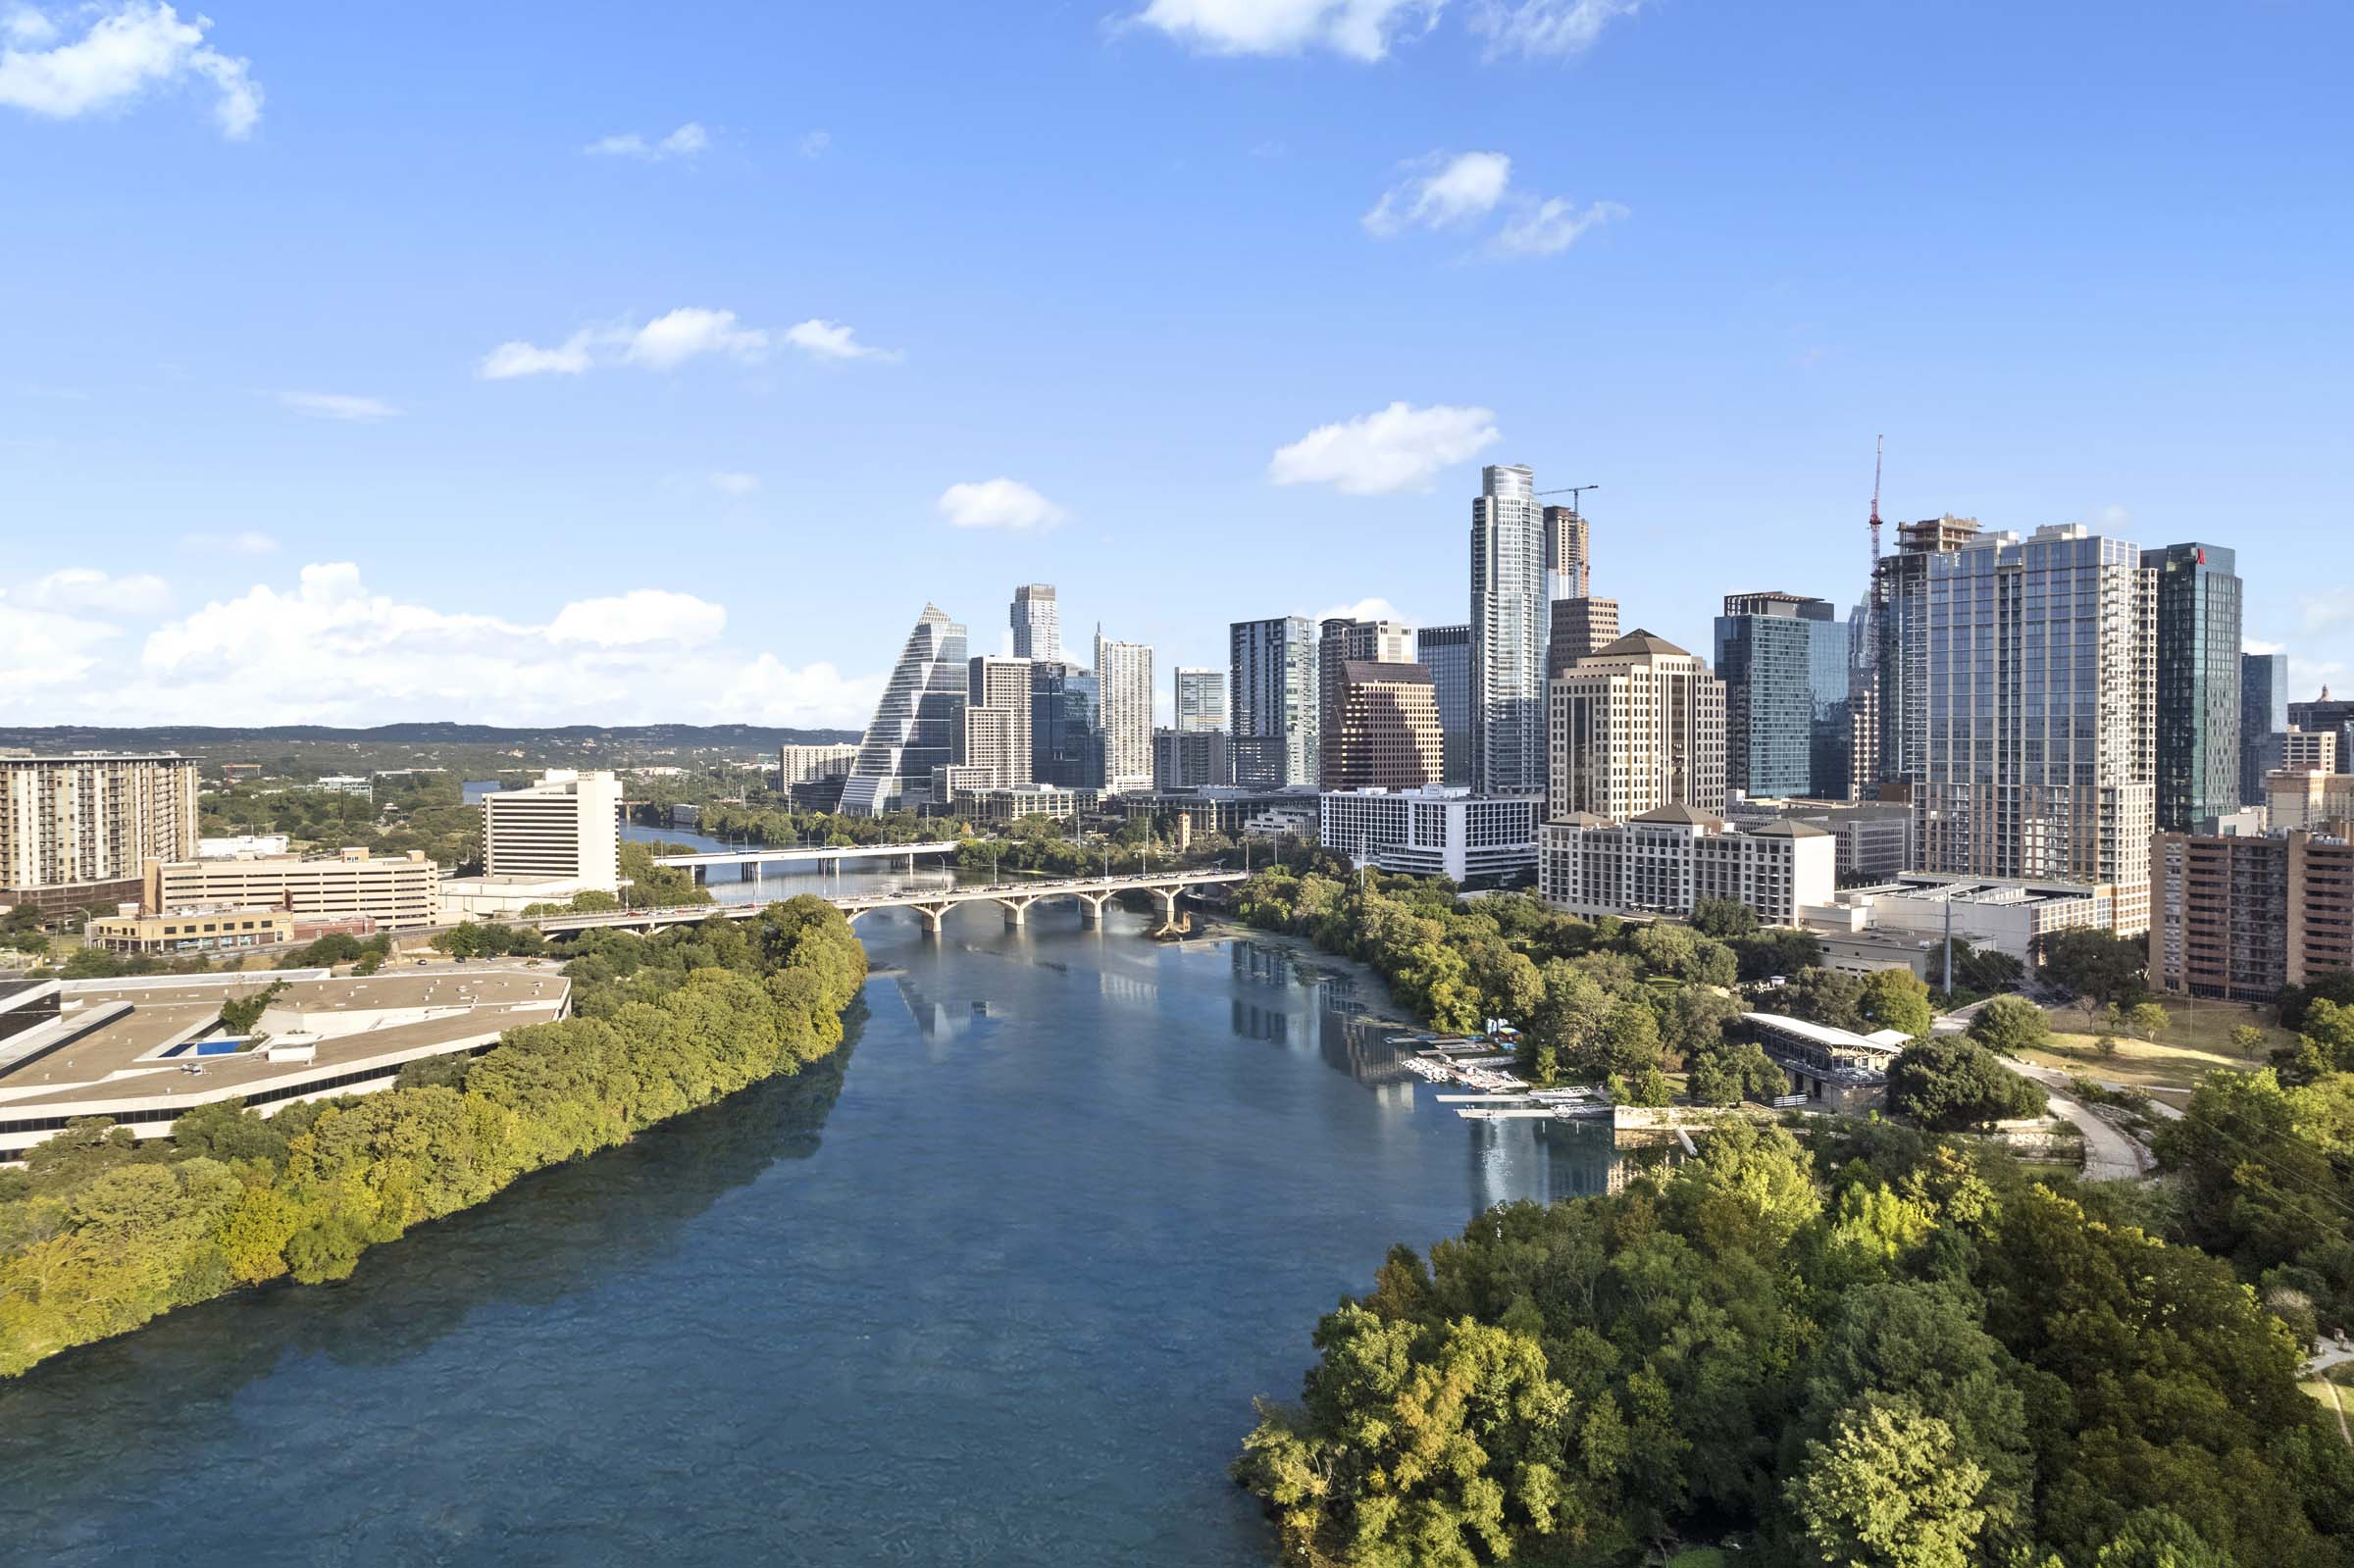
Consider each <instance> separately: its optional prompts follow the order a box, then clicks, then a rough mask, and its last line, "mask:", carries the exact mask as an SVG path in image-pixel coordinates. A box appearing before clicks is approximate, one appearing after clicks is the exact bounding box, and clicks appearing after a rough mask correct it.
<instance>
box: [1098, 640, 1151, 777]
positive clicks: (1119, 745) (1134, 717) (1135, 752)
mask: <svg viewBox="0 0 2354 1568" xmlns="http://www.w3.org/2000/svg"><path fill="white" fill-rule="evenodd" d="M1096 679H1097V680H1098V681H1099V682H1100V683H1102V695H1103V787H1104V788H1105V789H1106V790H1108V791H1109V792H1111V793H1112V794H1127V793H1131V792H1134V791H1139V790H1148V789H1151V787H1152V650H1151V648H1149V647H1147V646H1145V644H1143V643H1141V642H1115V641H1113V640H1111V639H1110V638H1108V637H1106V636H1104V635H1103V629H1102V628H1101V627H1098V628H1097V629H1096Z"/></svg>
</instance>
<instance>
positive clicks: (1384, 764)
mask: <svg viewBox="0 0 2354 1568" xmlns="http://www.w3.org/2000/svg"><path fill="white" fill-rule="evenodd" d="M1326 624H1327V625H1328V626H1329V625H1330V623H1329V622H1328V623H1326ZM1325 680H1326V681H1327V682H1328V683H1329V684H1327V685H1326V686H1325V688H1324V727H1323V728H1324V738H1323V750H1322V755H1321V760H1320V764H1319V765H1320V766H1321V768H1322V769H1323V775H1324V777H1323V785H1324V787H1325V788H1326V789H1420V788H1422V787H1423V786H1424V785H1426V784H1437V783H1439V781H1440V778H1441V776H1442V775H1443V773H1444V772H1445V769H1446V755H1445V744H1444V742H1443V740H1442V738H1441V736H1440V733H1439V698H1438V692H1437V689H1436V688H1435V687H1434V686H1433V685H1432V684H1431V680H1430V671H1429V670H1428V669H1426V668H1424V667H1423V666H1421V665H1418V664H1384V663H1374V662H1372V661H1369V660H1360V659H1344V660H1342V661H1341V662H1340V664H1339V666H1338V667H1337V668H1336V669H1333V670H1332V671H1330V672H1329V673H1328V674H1327V675H1326V676H1325Z"/></svg>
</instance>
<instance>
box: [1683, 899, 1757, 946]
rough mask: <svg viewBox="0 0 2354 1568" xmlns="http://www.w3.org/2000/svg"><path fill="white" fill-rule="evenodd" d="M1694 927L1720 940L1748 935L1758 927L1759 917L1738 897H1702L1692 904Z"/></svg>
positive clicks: (1703, 933) (1704, 934) (1702, 933)
mask: <svg viewBox="0 0 2354 1568" xmlns="http://www.w3.org/2000/svg"><path fill="white" fill-rule="evenodd" d="M1692 929H1693V930H1694V931H1697V932H1699V933H1700V934H1701V935H1702V936H1714V937H1715V938H1716V939H1717V940H1718V941H1731V940H1733V939H1734V938H1736V937H1740V936H1749V935H1750V934H1751V933H1753V932H1755V931H1756V930H1757V929H1758V917H1757V915H1756V914H1755V913H1754V912H1753V911H1752V910H1751V909H1750V907H1749V906H1748V905H1747V904H1745V903H1743V902H1741V901H1740V900H1739V899H1737V898H1700V899H1695V900H1694V901H1693V904H1692Z"/></svg>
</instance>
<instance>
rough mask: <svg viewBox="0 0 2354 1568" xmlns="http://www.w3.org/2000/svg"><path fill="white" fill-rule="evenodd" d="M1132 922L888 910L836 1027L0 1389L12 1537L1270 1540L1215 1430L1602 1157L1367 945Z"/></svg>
mask: <svg viewBox="0 0 2354 1568" xmlns="http://www.w3.org/2000/svg"><path fill="white" fill-rule="evenodd" d="M770 888H771V893H772V896H773V895H774V893H775V891H778V890H781V889H778V888H777V887H776V885H775V883H774V880H773V879H772V880H771V882H770ZM1146 926H1147V922H1146V919H1145V917H1144V916H1142V915H1141V914H1130V913H1114V914H1112V915H1111V916H1110V918H1109V919H1108V920H1107V922H1106V925H1105V927H1104V929H1102V930H1100V931H1099V930H1096V929H1092V928H1084V927H1082V926H1081V925H1080V924H1079V921H1078V916H1077V912H1076V910H1075V909H1073V908H1071V907H1069V906H1060V907H1047V906H1041V907H1040V908H1038V909H1034V910H1033V911H1032V913H1031V921H1030V925H1029V927H1028V928H1027V929H1026V930H1024V931H1009V930H1006V929H1005V928H1004V927H1003V926H1002V924H1001V922H1000V920H999V919H998V913H997V911H996V909H995V907H994V906H988V905H983V906H968V907H966V908H964V909H961V910H959V911H957V912H956V913H954V914H952V915H951V916H950V917H949V919H948V921H947V930H946V932H945V934H944V935H943V936H941V937H940V938H937V939H934V938H928V937H926V936H923V935H922V934H921V931H920V927H919V924H918V922H917V920H916V918H915V917H913V916H911V915H907V914H904V913H893V914H887V915H882V916H870V917H868V918H867V919H865V920H863V921H861V922H860V926H859V930H860V935H861V936H863V937H864V938H865V939H866V941H867V944H868V950H869V953H870V956H871V958H872V960H873V963H874V965H875V970H876V973H875V977H874V979H873V980H872V981H871V982H870V984H869V986H868V987H867V991H866V996H865V999H864V1002H863V1004H862V1008H861V1009H860V1010H858V1011H857V1012H856V1013H855V1014H854V1017H853V1029H852V1038H851V1040H850V1042H849V1044H848V1045H847V1046H846V1047H845V1048H844V1050H843V1051H841V1052H840V1053H838V1054H837V1055H836V1056H835V1057H834V1058H832V1059H830V1060H829V1061H828V1062H826V1063H824V1064H822V1065H821V1066H819V1067H817V1068H813V1069H811V1070H810V1071H808V1072H806V1073H804V1074H802V1075H801V1076H799V1077H797V1078H793V1079H787V1080H780V1081H777V1082H775V1083H771V1084H768V1085H764V1086H760V1087H755V1088H753V1089H750V1090H747V1091H746V1092H744V1093H743V1094H741V1095H739V1096H737V1097H736V1098H735V1099H733V1100H731V1101H729V1102H727V1103H725V1104H723V1105H719V1106H715V1107H712V1108H710V1109H707V1110H704V1111H700V1112H697V1113H694V1114H692V1115H690V1116H687V1117H684V1118H681V1119H679V1120H678V1121H676V1122H673V1123H671V1124H669V1125H667V1126H664V1127H662V1128H658V1129H656V1130H654V1131H653V1132H651V1133H650V1134H648V1135H646V1136H645V1137H643V1138H640V1139H638V1140H637V1141H636V1142H635V1143H633V1144H631V1145H630V1146H628V1147H626V1148H621V1149H615V1150H611V1151H608V1152H606V1153H603V1154H599V1155H596V1156H593V1157H591V1158H588V1159H586V1160H582V1161H579V1162H576V1163H574V1164H572V1165H568V1166H565V1167H562V1168H559V1169H556V1170H552V1171H547V1172H542V1173H540V1174H538V1175H537V1176H535V1177H532V1178H529V1179H527V1180H526V1181H524V1182H522V1183H520V1184H518V1186H517V1187H516V1188H514V1189H511V1190H510V1191H508V1192H506V1193H504V1194H502V1195H501V1196H500V1197H498V1198H495V1199H493V1200H492V1201H491V1202H489V1203H488V1204H486V1205H484V1206H483V1207H481V1208H478V1209H475V1210H473V1211H470V1212H468V1213H465V1214H461V1215H457V1216H454V1217H452V1218H450V1219H448V1220H444V1221H442V1222H439V1223H437V1224H435V1225H430V1226H427V1227H424V1228H422V1229H420V1230H419V1231H417V1232H416V1233H414V1234H413V1235H411V1236H409V1237H407V1238H405V1239H402V1240H400V1241H398V1242H395V1243H393V1244H391V1245H389V1246H384V1247H379V1248H377V1249H375V1250H374V1251H372V1252H370V1253H369V1254H368V1255H367V1256H366V1257H365V1258H364V1259H363V1260H362V1261H361V1264H360V1268H359V1271H358V1273H357V1274H356V1275H355V1276H354V1277H353V1278H352V1279H351V1280H349V1281H348V1282H346V1283H343V1284H341V1285H335V1286H328V1287H317V1288H293V1287H280V1288H272V1289H266V1290H257V1291H249V1292H246V1293H244V1294H241V1295H238V1296H234V1297H230V1298H228V1299H224V1300H220V1301H214V1302H208V1303H205V1304H203V1305H199V1306H195V1307H190V1308H187V1309H185V1310H183V1311H180V1312H178V1313H175V1314H173V1315H171V1316H169V1317H166V1318H164V1319H161V1320H159V1321H157V1322H156V1323H154V1324H153V1325H151V1326H149V1327H148V1328H147V1329H145V1330H142V1331H141V1332H139V1333H137V1334H135V1335H131V1336H128V1337H126V1338H124V1339H121V1340H113V1341H110V1342H108V1343H105V1344H100V1345H93V1346H87V1347H85V1348H83V1349H81V1350H78V1351H74V1352H70V1353H68V1354H66V1355H63V1356H60V1357H58V1358H56V1359H55V1360H53V1361H51V1362H49V1363H47V1364H45V1365H43V1366H42V1367H39V1368H37V1369H35V1370H34V1371H33V1372H32V1373H30V1374H28V1375H27V1376H26V1377H24V1378H22V1379H19V1380H16V1381H15V1382H13V1383H9V1384H7V1385H5V1386H0V1560H6V1561H22V1562H28V1563H32V1562H37V1563H43V1564H52V1565H68V1564H118V1563H145V1562H161V1561H169V1562H173V1563H176V1564H182V1565H197V1568H210V1565H221V1568H252V1565H255V1564H265V1563H268V1564H276V1563H305V1564H308V1563H333V1564H346V1563H347V1564H355V1565H356V1564H377V1563H478V1562H502V1563H507V1562H511V1563H529V1564H540V1563H545V1564H573V1563H583V1564H608V1563H609V1564H629V1565H640V1564H644V1563H649V1562H663V1563H668V1562H682V1563H788V1564H826V1565H833V1564H861V1563H875V1562H882V1563H889V1562H905V1563H917V1564H967V1563H969V1564H990V1565H998V1564H1004V1565H1031V1564H1036V1565H1040V1568H1046V1565H1052V1568H1072V1565H1076V1564H1091V1565H1092V1564H1109V1563H1122V1564H1126V1563H1135V1564H1164V1563H1165V1564H1171V1565H1183V1568H1204V1565H1207V1568H1216V1565H1226V1564H1231V1565H1246V1564H1247V1565H1254V1568H1255V1565H1263V1564H1265V1563H1267V1562H1268V1561H1269V1560H1270V1557H1271V1552H1270V1549H1269V1542H1270V1539H1271V1538H1270V1536H1269V1534H1268V1532H1267V1530H1266V1528H1265V1526H1264V1524H1263V1523H1262V1521H1261V1519H1260V1517H1259V1515H1258V1512H1257V1510H1256V1508H1255V1506H1254V1503H1253V1502H1252V1500H1251V1499H1250V1498H1249V1497H1248V1496H1246V1495H1245V1494H1244V1493H1242V1492H1239V1491H1237V1490H1236V1489H1235V1488H1234V1487H1233V1486H1232V1485H1231V1484H1230V1483H1229V1482H1227V1480H1226V1479H1225V1476H1224V1467H1225V1465H1226V1463H1227V1462H1228V1460H1229V1459H1231V1458H1232V1456H1233V1454H1234V1452H1235V1450H1236V1445H1237V1443H1238V1441H1239V1440H1240V1439H1241V1437H1242V1435H1243V1433H1244V1432H1245V1431H1246V1430H1247V1429H1248V1427H1249V1426H1250V1423H1251V1420H1252V1412H1251V1398H1252V1396H1253V1395H1254V1394H1255V1393H1261V1392H1264V1393H1272V1394H1275V1395H1277V1396H1279V1397H1287V1398H1288V1397H1292V1396H1294V1395H1296V1393H1297V1391H1298V1388H1299V1380H1300V1374H1301V1372H1302V1371H1303V1370H1304V1369H1305V1366H1306V1365H1307V1363H1308V1361H1309V1360H1310V1359H1311V1357H1312V1350H1311V1347H1310V1346H1309V1344H1308V1339H1307V1336H1308V1332H1309V1330H1310V1328H1311V1327H1312V1326H1313V1324H1314V1321H1315V1318H1316V1315H1317V1314H1318V1313H1319V1312H1322V1311H1324V1310H1327V1309H1329V1308H1330V1307H1331V1306H1332V1304H1333V1303H1334V1301H1335V1300H1336V1299H1337V1298H1338V1297H1339V1296H1340V1295H1341V1294H1342V1293H1343V1292H1345V1291H1361V1290H1365V1289H1367V1288H1368V1287H1369V1285H1370V1283H1371V1279H1372V1275H1373V1271H1374V1269H1375V1268H1376V1267H1377V1266H1378V1265H1379V1264H1380V1261H1381V1258H1382V1255H1383V1253H1384V1251H1385V1250H1386V1249H1387V1248H1388V1247H1389V1245H1390V1244H1391V1243H1392V1242H1393V1241H1398V1240H1407V1241H1411V1242H1413V1243H1415V1244H1417V1245H1422V1244H1427V1243H1428V1242H1430V1241H1431V1240H1433V1239H1437V1238H1439V1237H1442V1236H1446V1235H1449V1234H1452V1233H1454V1232H1456V1231H1458V1230H1459V1229H1461V1227H1462V1225H1463V1223H1464V1222H1465V1220H1466V1219H1467V1218H1468V1217H1469V1216H1470V1215H1471V1214H1473V1213H1474V1212H1476V1211H1477V1210H1478V1209H1480V1208H1481V1207H1483V1206H1485V1205H1487V1204H1489V1203H1492V1202H1496V1201H1498V1200H1501V1199H1505V1198H1511V1197H1523V1196H1528V1197H1538V1198H1545V1197H1553V1196H1564V1195H1568V1194H1572V1193H1580V1192H1591V1191H1597V1190H1601V1189H1604V1188H1605V1186H1606V1185H1607V1184H1608V1183H1609V1182H1610V1180H1611V1179H1612V1171H1613V1169H1614V1167H1615V1160H1616V1157H1615V1156H1614V1155H1613V1154H1612V1150H1611V1148H1610V1143H1609V1138H1610V1136H1609V1134H1608V1133H1607V1131H1599V1130H1595V1129H1590V1128H1575V1127H1568V1126H1560V1127H1557V1126H1554V1125H1551V1124H1537V1123H1531V1122H1511V1123H1500V1124H1475V1123H1469V1122H1465V1121H1462V1120H1460V1119H1459V1118H1458V1117H1457V1116H1455V1115H1454V1114H1453V1113H1452V1111H1450V1110H1449V1109H1448V1108H1446V1107H1443V1106H1440V1105H1437V1104H1435V1103H1434V1102H1433V1100H1432V1097H1431V1095H1432V1090H1431V1087H1430V1086H1428V1085H1426V1084H1424V1083H1422V1082H1421V1081H1420V1080H1418V1079H1414V1078H1412V1077H1411V1076H1410V1075H1408V1074H1407V1073H1406V1072H1405V1071H1404V1070H1403V1069H1402V1068H1401V1067H1400V1066H1399V1065H1398V1061H1397V1053H1396V1052H1395V1051H1394V1050H1393V1049H1392V1048H1391V1047H1389V1046H1387V1045H1386V1044H1384V1043H1383V1039H1384V1037H1385V1036H1387V1035H1388V1034H1389V1033H1390V1032H1391V1031H1390V1030H1389V1029H1388V1028H1387V1027H1385V1026H1384V1025H1383V1024H1381V1023H1380V1022H1377V1021H1374V1020H1373V1019H1372V1018H1370V1017H1369V1016H1368V1015H1373V1014H1378V1013H1380V1012H1381V1011H1382V1010H1384V1009H1385V1008H1386V1005H1387V1003H1386V998H1385V997H1384V996H1383V994H1382V992H1381V988H1380V986H1379V983H1378V982H1377V981H1376V980H1374V979H1373V978H1372V977H1370V976H1369V975H1367V974H1365V973H1364V972H1363V971H1361V970H1356V969H1355V968H1353V967H1352V966H1348V965H1344V964H1340V963H1337V962H1335V961H1333V960H1330V959H1327V958H1323V957H1321V956H1318V955H1315V954H1312V953H1309V952H1306V951H1305V950H1303V949H1300V948H1297V947H1295V946H1292V945H1290V944H1288V943H1270V942H1268V941H1264V940H1261V939H1256V938H1250V937H1239V938H1231V939H1216V938H1197V939H1194V940H1191V941H1188V942H1185V943H1182V944H1179V943H1167V942H1158V941H1154V940H1152V939H1151V937H1149V936H1146V935H1145V932H1146Z"/></svg>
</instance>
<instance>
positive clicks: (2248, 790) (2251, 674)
mask: <svg viewBox="0 0 2354 1568" xmlns="http://www.w3.org/2000/svg"><path fill="white" fill-rule="evenodd" d="M2286 733H2288V655H2287V654H2285V653H2243V654H2241V655H2240V656H2239V803H2240V804H2241V805H2243V806H2261V805H2263V804H2264V776H2265V775H2266V774H2268V773H2270V772H2272V771H2273V770H2274V769H2275V768H2277V767H2279V766H2280V739H2281V736H2283V735H2285V734H2286Z"/></svg>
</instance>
